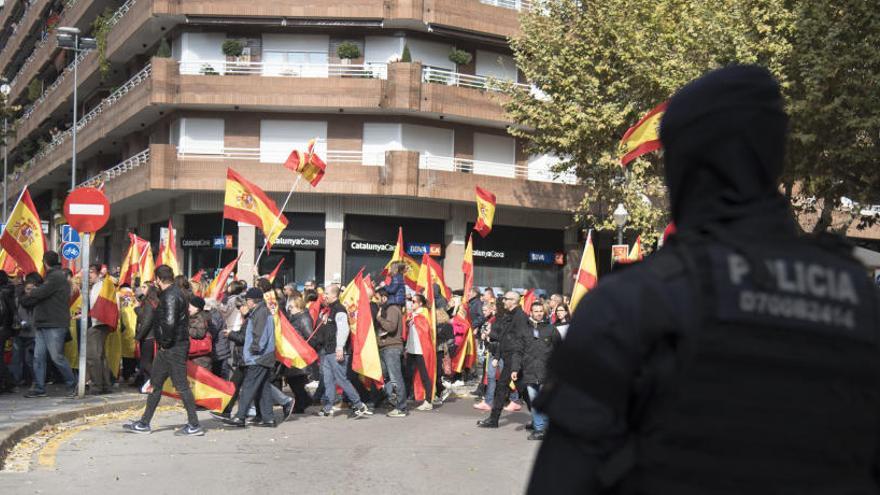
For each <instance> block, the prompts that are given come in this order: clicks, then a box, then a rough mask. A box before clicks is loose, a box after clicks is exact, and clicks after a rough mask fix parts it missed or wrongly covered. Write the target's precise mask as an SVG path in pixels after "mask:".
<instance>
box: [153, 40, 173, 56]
mask: <svg viewBox="0 0 880 495" xmlns="http://www.w3.org/2000/svg"><path fill="white" fill-rule="evenodd" d="M155 56H156V57H157V58H171V46H170V45H169V44H168V39H166V38H165V37H163V38H162V39H161V40H159V47H158V48H156V55H155Z"/></svg>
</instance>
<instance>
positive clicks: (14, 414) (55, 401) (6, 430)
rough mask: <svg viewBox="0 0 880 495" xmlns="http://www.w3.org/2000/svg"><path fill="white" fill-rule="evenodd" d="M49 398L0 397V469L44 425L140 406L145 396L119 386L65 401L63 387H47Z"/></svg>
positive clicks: (20, 395) (20, 394) (10, 395)
mask: <svg viewBox="0 0 880 495" xmlns="http://www.w3.org/2000/svg"><path fill="white" fill-rule="evenodd" d="M46 389H47V390H46V391H47V392H48V393H49V397H45V398H37V399H26V398H25V397H24V391H22V392H19V393H15V394H2V395H0V469H2V468H3V461H4V460H5V459H6V455H7V454H8V453H9V451H10V450H11V449H12V447H13V446H14V445H15V444H16V443H18V442H19V441H21V440H22V439H23V438H26V437H28V436H29V435H32V434H34V433H36V432H37V431H39V430H40V429H42V428H43V427H44V426H47V425H51V424H56V423H63V422H65V421H70V420H72V419H75V418H78V417H81V416H88V415H92V414H101V413H106V412H111V411H118V410H121V409H127V408H130V407H137V406H139V405H142V404H143V403H144V401H145V400H146V396H144V395H141V394H138V393H137V392H136V391H135V390H136V389H133V388H128V387H125V386H123V387H122V388H121V389H120V390H121V391H120V392H115V393H112V394H107V395H87V396H86V398H85V399H68V398H66V397H65V393H66V387H64V386H63V385H49V386H47V387H46Z"/></svg>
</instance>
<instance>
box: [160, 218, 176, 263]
mask: <svg viewBox="0 0 880 495" xmlns="http://www.w3.org/2000/svg"><path fill="white" fill-rule="evenodd" d="M156 265H157V266H158V265H168V266H170V267H171V271H172V272H174V276H175V277H176V276H177V275H179V274H180V264H179V263H178V262H177V242H175V240H174V226H173V225H171V219H170V218H169V219H168V237H167V238H166V239H165V241H164V242H162V243H160V245H159V254H158V255H157V256H156Z"/></svg>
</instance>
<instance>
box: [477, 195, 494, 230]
mask: <svg viewBox="0 0 880 495" xmlns="http://www.w3.org/2000/svg"><path fill="white" fill-rule="evenodd" d="M494 218H495V195H494V194H492V193H490V192H489V191H487V190H485V189H483V188H482V187H480V186H477V223H475V224H474V230H476V231H477V233H478V234H480V237H486V236H487V235H489V232H492V220H493V219H494Z"/></svg>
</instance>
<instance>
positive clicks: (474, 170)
mask: <svg viewBox="0 0 880 495" xmlns="http://www.w3.org/2000/svg"><path fill="white" fill-rule="evenodd" d="M419 168H420V169H423V170H439V171H443V172H460V173H465V174H473V175H486V176H491V177H506V178H509V179H525V180H531V181H540V182H555V183H557V184H569V185H575V184H577V177H575V176H574V175H573V174H570V173H565V174H554V173H553V172H552V171H551V170H549V169H548V168H547V167H539V166H531V165H523V164H519V163H498V162H489V161H484V160H471V159H468V158H456V157H451V156H436V155H428V154H421V155H420V156H419Z"/></svg>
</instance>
